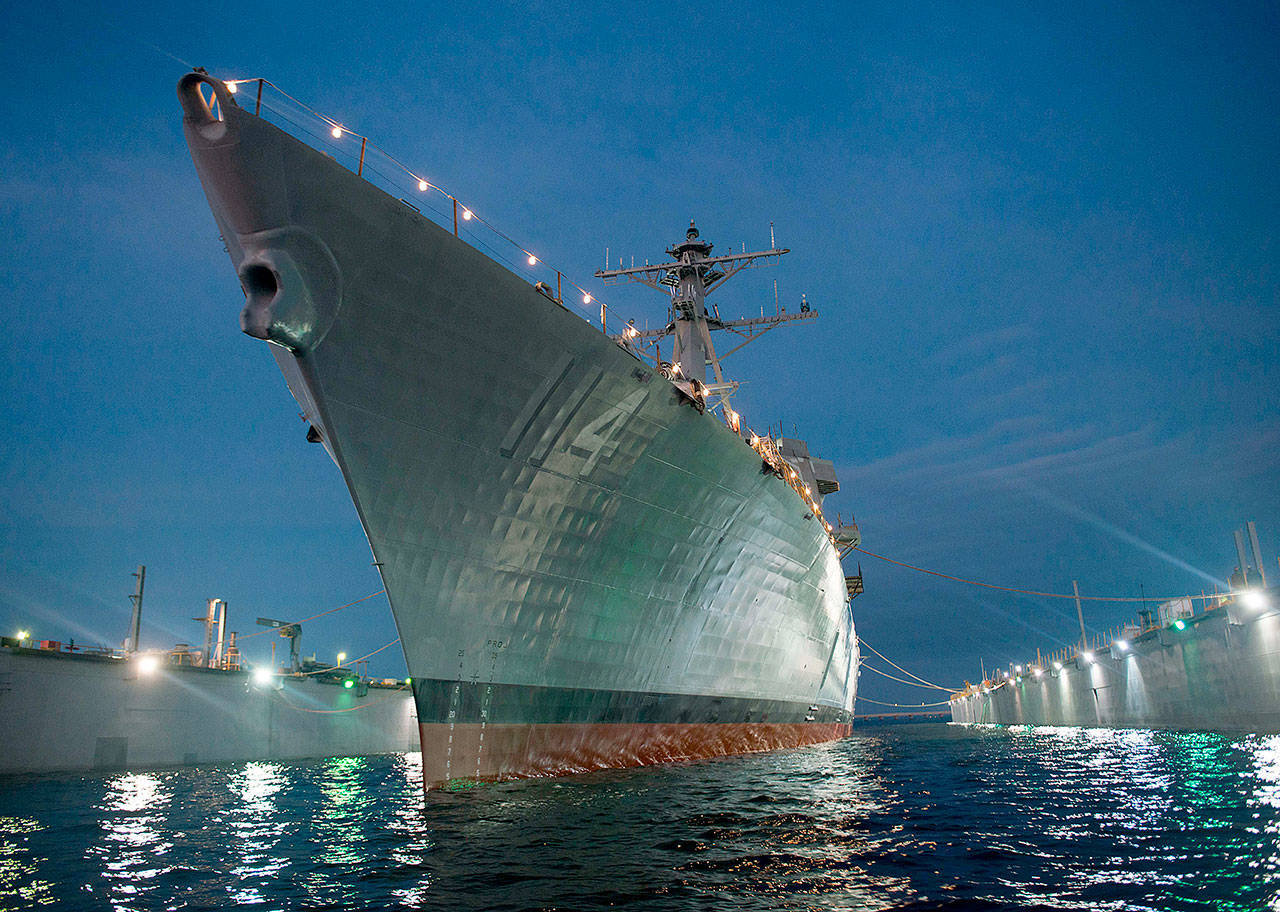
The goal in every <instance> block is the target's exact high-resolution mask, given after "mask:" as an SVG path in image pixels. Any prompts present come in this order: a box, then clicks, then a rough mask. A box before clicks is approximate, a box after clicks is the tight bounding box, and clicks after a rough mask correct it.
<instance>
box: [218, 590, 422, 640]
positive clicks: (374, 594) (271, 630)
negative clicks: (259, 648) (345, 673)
mask: <svg viewBox="0 0 1280 912" xmlns="http://www.w3.org/2000/svg"><path fill="white" fill-rule="evenodd" d="M386 591H387V590H386V589H379V590H378V591H377V592H371V593H370V594H368V595H366V596H365V597H364V598H358V599H356V600H355V601H354V602H347V603H346V604H345V605H339V606H338V607H337V608H330V609H329V610H328V611H321V612H320V613H319V614H313V615H311V617H308V618H303V619H302V620H300V621H294V622H293V623H295V624H307V623H310V622H311V621H314V620H315V619H316V618H322V617H324V616H325V615H326V614H333V613H334V612H335V611H341V610H342V609H343V608H350V607H351V606H352V605H359V604H360V603H361V602H367V601H369V599H371V598H377V597H378V596H380V595H382V594H383V593H384V592H386ZM276 630H277V628H275V627H268V628H266V629H265V630H258V631H255V632H254V633H249V634H245V635H244V636H242V637H240V642H241V643H243V642H244V641H245V640H251V639H253V638H254V637H256V636H261V635H262V634H264V633H275V632H276ZM396 642H399V640H397V641H396ZM390 645H392V644H391V643H388V644H387V646H390ZM387 646H383V647H382V648H383V649H386V648H387ZM378 651H381V650H378ZM369 655H373V653H372V652H371V653H369Z"/></svg>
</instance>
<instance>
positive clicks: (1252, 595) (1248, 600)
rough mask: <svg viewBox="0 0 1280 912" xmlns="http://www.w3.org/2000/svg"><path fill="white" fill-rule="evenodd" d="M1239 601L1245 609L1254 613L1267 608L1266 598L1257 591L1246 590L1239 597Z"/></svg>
mask: <svg viewBox="0 0 1280 912" xmlns="http://www.w3.org/2000/svg"><path fill="white" fill-rule="evenodd" d="M1240 601H1241V602H1243V603H1244V606H1245V607H1246V608H1252V609H1253V610H1254V611H1258V610H1260V609H1262V608H1265V607H1267V597H1266V596H1265V595H1263V594H1262V593H1261V592H1259V591H1258V590H1257V589H1246V590H1245V592H1244V594H1243V595H1241V596H1240Z"/></svg>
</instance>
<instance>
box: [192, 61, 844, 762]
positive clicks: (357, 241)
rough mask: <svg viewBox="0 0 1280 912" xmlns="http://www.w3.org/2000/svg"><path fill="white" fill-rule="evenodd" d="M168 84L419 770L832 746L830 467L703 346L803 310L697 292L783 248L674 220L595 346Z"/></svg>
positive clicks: (835, 598) (535, 288)
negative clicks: (315, 455) (740, 397)
mask: <svg viewBox="0 0 1280 912" xmlns="http://www.w3.org/2000/svg"><path fill="white" fill-rule="evenodd" d="M202 87H204V91H207V92H211V93H212V95H211V98H212V99H213V100H215V101H216V105H217V107H218V109H219V110H218V113H217V114H215V113H214V111H213V110H212V108H211V106H210V101H209V99H208V98H206V96H205V95H204V94H202ZM179 97H180V100H181V102H182V105H183V108H184V112H185V119H184V126H185V130H186V134H187V139H188V143H189V145H190V147H191V151H192V156H193V158H194V160H195V163H196V168H197V171H198V172H199V174H200V178H201V181H202V183H203V185H204V187H205V191H206V194H207V196H208V198H209V201H210V204H211V207H212V209H213V212H214V216H215V218H216V220H217V222H218V225H219V228H220V229H221V231H222V236H223V238H224V240H225V242H226V245H227V248H228V252H229V253H230V255H231V259H232V262H233V264H234V266H235V268H236V271H237V274H238V275H239V277H240V280H241V283H242V285H243V287H244V290H245V295H246V298H247V301H246V304H245V307H244V310H243V312H242V315H241V325H242V328H243V330H244V331H245V332H246V333H248V334H249V335H251V336H254V337H256V338H259V339H263V340H265V341H268V342H270V343H272V345H271V346H270V348H271V351H272V353H273V355H274V356H275V358H276V361H277V363H278V364H279V365H280V368H281V370H282V372H283V373H284V376H285V379H286V381H287V382H288V384H289V387H290V390H291V391H292V392H293V395H294V397H295V399H296V400H297V402H298V404H299V406H300V407H301V409H302V411H303V413H304V415H305V417H306V420H307V421H308V422H309V425H310V431H309V435H310V439H313V440H316V441H319V442H322V443H323V445H324V446H325V448H326V449H327V450H328V452H329V454H330V455H331V456H332V458H333V460H334V462H335V463H336V464H337V466H338V467H339V469H340V470H341V472H342V475H343V478H344V479H345V481H346V483H347V485H348V488H349V490H350V492H351V495H352V499H353V501H354V503H355V506H356V509H357V512H358V513H359V516H360V520H361V522H362V524H363V526H364V529H365V532H366V534H367V536H368V539H369V543H370V546H371V548H372V549H373V553H374V555H375V561H376V563H377V565H378V567H379V569H380V572H381V574H382V577H383V580H384V582H385V585H386V589H387V595H388V598H389V601H390V604H391V608H392V611H393V614H394V616H395V620H396V625H397V627H398V629H399V632H400V635H401V640H402V643H403V646H404V651H405V656H406V660H407V662H408V667H409V670H410V673H411V675H412V679H413V690H414V696H415V700H416V705H417V712H418V719H419V725H420V731H421V740H422V751H423V773H424V778H425V781H426V784H427V785H428V787H430V786H432V785H435V784H440V783H448V782H453V781H457V780H475V779H497V778H508V777H515V776H524V775H540V774H557V773H565V772H573V771H578V770H586V769H594V768H600V767H607V766H627V765H638V764H646V763H655V762H662V761H668V760H678V759H691V758H701V757H709V756H716V755H721V754H728V753H738V752H745V751H754V750H764V749H770V748H777V747H788V746H795V745H800V744H806V743H813V742H817V741H823V740H830V739H833V738H837V737H841V736H843V735H845V734H847V733H848V731H849V727H850V723H851V717H852V710H853V700H854V692H855V687H856V679H857V672H858V648H857V639H856V636H855V633H854V627H853V618H852V612H851V608H850V601H851V596H852V595H853V594H856V592H854V591H853V590H854V585H853V584H852V583H850V581H849V580H847V579H846V577H845V574H844V572H843V570H842V568H841V565H840V549H841V548H842V547H848V546H849V545H850V544H856V541H857V533H856V528H854V527H852V526H833V525H831V524H830V523H828V522H827V520H826V519H825V517H824V516H823V514H822V512H821V501H822V497H823V495H824V494H825V493H829V492H830V491H833V490H835V489H836V488H837V487H838V482H837V481H836V479H835V474H834V471H832V469H831V465H830V463H828V462H825V461H823V460H818V459H815V458H813V457H811V456H810V455H809V454H808V452H807V449H805V447H804V444H803V442H801V441H798V440H790V439H788V440H782V439H780V438H779V437H774V436H772V435H759V434H753V433H750V432H748V431H746V430H745V429H744V428H743V427H742V425H741V420H740V416H738V414H737V413H736V412H735V411H734V410H733V409H732V406H731V396H732V393H733V390H734V389H735V386H734V384H733V383H732V381H729V380H726V379H725V378H724V376H723V372H722V370H721V367H720V360H721V359H720V358H717V357H716V354H715V349H714V346H713V344H712V340H711V333H712V332H713V331H718V330H724V331H727V332H736V333H738V334H739V335H740V336H742V337H743V338H744V341H745V340H746V339H748V338H750V337H754V336H756V335H758V334H759V333H760V332H763V331H766V330H768V329H771V328H772V327H773V326H775V325H778V324H780V323H784V322H790V321H791V320H793V319H808V318H810V317H811V316H812V312H811V311H810V310H809V309H808V308H807V307H806V308H804V310H803V312H802V313H799V314H794V315H787V314H783V313H778V314H776V315H773V316H771V317H762V318H760V319H758V320H746V321H722V320H720V318H719V315H718V313H716V312H715V310H714V308H712V309H708V307H707V303H706V302H707V294H708V292H709V291H711V290H713V289H714V288H716V287H718V286H719V284H720V283H722V282H723V281H724V280H725V279H727V278H728V277H729V276H730V275H732V274H733V273H734V272H736V271H737V270H739V269H742V268H746V267H747V266H749V265H752V264H753V263H755V262H757V261H760V260H763V259H766V258H771V257H777V256H778V255H780V254H782V253H785V251H783V250H778V249H771V250H768V251H763V252H758V253H753V254H748V253H742V254H739V255H729V256H724V257H713V256H711V245H709V244H707V243H705V242H703V241H702V240H701V239H700V235H699V233H698V232H697V230H696V228H694V227H692V226H691V227H690V229H689V231H688V232H687V234H686V238H685V241H684V243H682V244H678V245H676V246H674V247H673V248H671V250H670V251H669V252H668V253H669V255H670V256H671V257H672V259H671V261H670V262H669V263H664V264H660V265H658V266H653V267H641V268H636V269H625V270H624V269H619V270H614V271H607V272H605V273H602V274H601V278H603V279H605V280H606V281H614V280H635V281H641V282H646V283H648V284H653V285H655V286H657V287H659V288H670V289H672V295H671V314H670V315H671V319H670V321H669V325H668V326H667V327H665V328H663V329H661V330H657V331H654V332H653V333H644V332H641V331H640V330H637V329H636V328H635V327H634V326H632V325H627V326H626V327H625V328H624V329H623V330H622V332H621V333H620V334H618V335H617V336H615V337H612V338H611V337H610V336H609V335H608V334H606V333H604V332H601V331H599V330H597V329H595V328H593V327H592V326H590V325H589V324H588V323H586V322H585V321H584V320H582V319H581V318H580V317H578V316H577V315H576V314H574V313H573V312H572V311H570V310H569V309H568V308H566V307H565V306H564V304H563V301H562V300H561V299H560V297H559V290H558V289H557V290H556V291H555V292H552V290H551V289H550V287H549V286H547V285H544V284H541V283H539V284H536V285H535V284H532V283H530V282H529V281H528V280H527V279H526V278H523V277H521V276H519V275H517V274H515V273H514V272H512V271H511V270H510V269H508V268H507V267H506V266H504V265H502V264H501V263H499V262H497V261H495V260H494V259H493V258H491V257H489V256H487V255H486V254H485V253H483V252H482V251H480V250H478V249H476V248H475V247H473V246H471V245H469V244H468V243H466V242H465V241H464V240H463V239H461V238H460V237H459V236H458V235H457V233H456V228H455V233H450V232H449V231H448V230H447V229H446V228H443V227H441V226H440V225H437V224H436V223H435V222H433V221H432V220H430V219H428V218H425V217H423V216H422V215H420V214H419V213H418V212H417V211H415V210H414V209H412V208H410V207H409V206H406V205H405V204H404V202H403V201H401V200H399V199H397V198H395V197H394V196H391V195H388V194H387V193H385V192H383V191H382V190H380V189H378V188H377V187H375V186H374V185H372V184H371V183H369V182H368V181H365V180H364V179H362V177H361V175H360V174H359V172H358V171H354V172H353V170H350V169H348V168H345V167H343V166H342V165H341V164H340V163H338V162H337V161H335V160H334V159H333V158H331V157H329V156H327V155H325V154H323V153H322V152H320V151H318V150H316V149H313V148H311V147H310V146H308V145H307V144H305V143H303V142H301V141H300V140H298V139H296V138H294V137H293V136H291V135H290V134H289V133H287V132H285V131H284V130H282V129H280V128H279V127H277V126H275V125H274V124H272V123H270V122H268V121H267V120H266V119H264V118H262V117H259V116H256V115H254V114H250V113H248V112H247V111H245V110H244V109H242V108H240V107H239V106H238V105H237V104H236V102H235V100H234V98H233V97H232V95H231V93H230V92H229V91H228V90H227V86H226V84H224V83H222V82H220V81H218V80H216V79H213V78H211V77H209V76H207V75H204V74H202V73H194V74H191V75H188V76H187V77H185V78H184V79H183V80H182V82H181V83H180V84H179ZM336 130H337V128H335V131H336ZM335 135H336V133H335ZM363 155H364V147H363V144H362V146H361V160H360V161H361V166H362V167H363V162H364V159H363ZM455 206H456V203H455ZM456 211H457V210H456V208H455V212H456ZM455 225H456V223H455ZM530 262H533V258H532V257H530ZM666 336H671V337H673V344H672V348H671V357H670V358H669V359H663V358H662V357H661V353H660V349H659V346H660V344H661V340H662V339H663V338H665V337H666ZM650 346H652V349H653V352H652V358H647V357H646V355H647V354H648V351H647V349H648V348H649V347H650ZM708 368H710V371H711V375H710V377H709V376H708V373H707V371H708ZM717 412H718V414H717ZM290 496H305V493H304V492H294V493H292V494H291V495H290ZM856 579H857V589H858V591H860V582H861V581H860V578H856Z"/></svg>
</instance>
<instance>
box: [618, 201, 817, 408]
mask: <svg viewBox="0 0 1280 912" xmlns="http://www.w3.org/2000/svg"><path fill="white" fill-rule="evenodd" d="M770 237H771V238H772V231H770ZM713 246H714V245H713V244H711V243H709V242H707V241H703V240H701V237H700V235H699V232H698V228H697V226H696V225H695V224H694V223H693V222H692V221H690V222H689V230H688V231H687V232H686V233H685V239H684V243H681V244H675V245H673V246H671V247H669V248H668V249H667V255H668V256H669V257H670V258H671V259H670V261H669V262H665V263H657V264H653V265H649V264H646V265H644V266H633V267H631V268H630V269H602V270H600V271H599V272H597V273H596V278H598V279H601V280H603V281H604V283H605V284H606V285H612V284H615V283H617V282H621V281H629V282H638V283H640V284H642V285H648V286H649V287H650V288H653V289H655V290H658V291H662V290H664V289H665V290H667V291H668V292H669V293H670V295H671V308H670V311H669V322H668V323H667V325H666V326H665V327H663V328H662V329H654V330H645V331H640V330H637V329H636V328H635V327H634V326H630V325H629V326H628V327H627V328H626V329H625V330H624V331H623V332H621V333H619V334H617V335H614V336H612V337H611V338H613V339H614V340H615V341H617V342H619V343H620V344H622V345H625V346H627V347H628V348H629V349H631V350H632V351H633V352H636V353H637V354H643V353H644V349H646V348H649V347H652V348H653V354H652V355H650V357H652V358H653V359H654V361H655V362H656V363H657V366H658V367H659V368H662V367H664V366H666V365H664V364H663V362H662V360H661V357H660V356H659V355H658V352H659V348H658V345H659V343H660V342H661V341H662V339H664V338H666V337H667V336H672V337H673V340H672V341H673V346H674V351H673V353H672V356H671V362H670V365H669V369H670V371H671V373H672V374H673V375H674V376H675V377H681V378H684V379H685V380H687V381H689V382H690V383H691V384H692V385H693V386H694V387H695V388H701V389H702V390H704V391H705V392H708V393H717V394H719V396H720V401H721V402H722V403H724V404H725V405H726V406H727V405H728V402H729V396H730V395H731V394H732V393H733V391H734V390H736V389H737V388H738V384H737V383H735V382H733V381H731V380H725V378H724V373H723V371H722V370H721V367H720V365H721V362H722V361H723V360H724V359H725V358H727V357H729V355H731V354H733V353H734V352H736V351H738V349H740V348H742V347H743V346H745V345H746V344H747V343H749V342H752V341H754V340H755V339H757V338H759V337H760V336H762V335H764V334H765V333H766V332H768V331H769V330H771V329H773V328H774V327H775V326H779V325H781V324H783V323H788V322H791V321H794V320H808V319H812V318H814V317H817V313H816V312H814V311H812V310H810V308H809V305H808V303H807V302H805V303H803V304H802V305H801V308H800V312H799V313H791V314H789V313H786V312H785V311H782V310H779V312H778V313H776V314H773V315H772V316H760V317H752V318H750V319H743V320H722V319H721V318H720V311H719V308H717V307H716V306H715V305H714V304H713V305H711V306H710V309H708V304H707V298H708V296H709V295H710V294H711V293H712V292H713V291H715V290H716V289H718V288H720V287H721V286H722V285H723V284H724V283H725V282H726V281H728V280H729V279H730V278H732V277H733V276H734V275H736V274H737V273H739V272H741V271H742V270H743V269H749V268H752V267H756V266H767V265H772V263H774V262H776V260H777V258H778V257H780V256H782V255H783V254H785V253H790V251H789V250H787V249H786V248H779V247H776V246H774V247H770V249H768V250H756V251H750V252H748V251H746V250H744V251H743V252H742V253H732V252H731V253H729V254H727V255H725V256H714V257H713V256H711V250H712V248H713ZM721 330H722V331H726V332H729V333H732V334H734V335H737V336H739V337H740V338H741V339H742V341H741V342H739V343H738V344H737V345H735V346H734V347H733V348H731V349H730V350H729V351H727V352H725V353H724V354H723V355H717V353H716V348H715V345H714V344H713V343H712V341H711V333H712V332H715V331H721ZM707 368H711V373H712V376H713V378H714V379H713V380H711V381H710V382H708V378H707Z"/></svg>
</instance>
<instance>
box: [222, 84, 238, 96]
mask: <svg viewBox="0 0 1280 912" xmlns="http://www.w3.org/2000/svg"><path fill="white" fill-rule="evenodd" d="M225 85H226V87H227V91H228V92H230V93H231V94H232V95H234V94H235V93H236V84H235V83H234V82H228V83H225Z"/></svg>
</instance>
